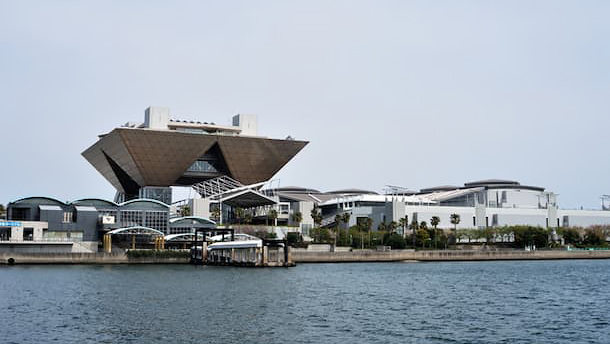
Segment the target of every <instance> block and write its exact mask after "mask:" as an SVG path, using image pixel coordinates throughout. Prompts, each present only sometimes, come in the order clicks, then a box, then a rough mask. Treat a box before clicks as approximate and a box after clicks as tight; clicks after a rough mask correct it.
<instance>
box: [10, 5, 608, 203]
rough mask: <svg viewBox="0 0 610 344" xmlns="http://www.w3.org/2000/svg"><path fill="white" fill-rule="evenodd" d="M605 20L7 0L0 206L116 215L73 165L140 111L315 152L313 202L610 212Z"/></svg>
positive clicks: (88, 171)
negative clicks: (514, 187)
mask: <svg viewBox="0 0 610 344" xmlns="http://www.w3.org/2000/svg"><path fill="white" fill-rule="evenodd" d="M609 17H610V2H608V1H588V0H584V1H560V0H552V1H531V0H528V1H430V0H423V1H405V0H400V1H383V0H381V1H357V0H349V1H316V0H307V1H214V2H212V1H150V0H147V1H107V0H105V1H69V0H65V1H48V0H45V1H21V0H20V1H6V0H0V106H1V114H0V147H1V148H0V164H1V165H2V166H3V168H2V169H1V170H0V171H1V172H0V173H1V174H0V176H1V178H0V203H5V204H6V203H8V202H9V201H14V200H16V199H19V198H22V197H27V196H35V195H44V196H51V197H55V198H58V199H60V200H65V201H70V200H75V199H79V198H85V197H101V198H106V199H112V198H113V197H114V189H113V187H112V186H111V185H110V183H108V182H107V181H106V180H105V179H104V178H103V177H102V176H101V175H100V174H99V173H98V172H97V171H96V170H95V169H94V168H93V167H92V166H91V165H90V164H89V163H88V162H87V161H86V160H85V159H84V158H83V157H82V156H81V155H80V153H81V152H82V151H84V150H85V149H86V148H87V147H89V146H90V145H92V144H93V143H95V141H96V140H97V135H99V134H103V133H106V132H109V131H110V130H112V129H113V128H115V127H117V126H119V125H121V124H123V123H125V122H128V121H134V122H137V121H140V122H141V121H143V118H144V109H145V108H146V107H148V106H151V105H156V106H166V107H169V108H170V109H171V114H172V117H175V118H180V119H190V120H199V121H207V122H215V123H218V124H229V123H230V119H231V117H232V115H233V114H236V113H251V114H257V115H258V125H259V134H261V135H264V136H267V137H272V138H285V137H286V136H288V135H290V136H292V137H294V138H296V139H302V140H307V141H310V143H309V145H308V146H307V147H306V148H305V149H303V150H302V151H301V152H300V153H299V154H298V155H297V156H296V157H295V158H294V159H293V160H292V161H291V162H289V163H288V164H287V165H286V166H285V167H284V168H283V169H282V170H281V171H280V172H279V173H278V174H277V175H276V176H275V179H276V183H277V184H279V185H282V186H289V185H298V186H303V187H309V188H316V189H319V190H321V191H329V190H336V189H342V188H352V187H353V188H363V189H369V190H374V191H378V192H381V191H383V189H384V188H385V185H399V186H403V187H406V188H409V189H420V188H425V187H432V186H437V185H447V184H450V185H462V184H463V183H465V182H469V181H474V180H480V179H488V178H501V179H510V180H517V181H520V182H521V183H522V184H526V185H537V186H543V187H546V188H547V189H548V190H551V191H554V192H556V193H558V194H559V204H560V207H562V208H579V207H581V206H583V207H585V208H599V207H600V204H601V203H600V196H601V195H602V194H610V178H609V176H610V173H609V172H610V159H609V157H608V147H609V144H608V142H609V140H608V131H609V129H610V101H609V100H610V44H609V42H610V20H608V18H609Z"/></svg>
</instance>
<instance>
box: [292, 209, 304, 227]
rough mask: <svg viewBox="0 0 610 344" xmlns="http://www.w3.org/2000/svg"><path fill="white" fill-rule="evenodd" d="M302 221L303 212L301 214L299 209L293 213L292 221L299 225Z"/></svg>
mask: <svg viewBox="0 0 610 344" xmlns="http://www.w3.org/2000/svg"><path fill="white" fill-rule="evenodd" d="M301 221H303V214H301V212H300V211H297V212H295V213H294V214H292V222H294V223H296V224H297V226H298V225H299V224H300V223H301Z"/></svg>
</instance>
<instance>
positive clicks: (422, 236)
mask: <svg viewBox="0 0 610 344" xmlns="http://www.w3.org/2000/svg"><path fill="white" fill-rule="evenodd" d="M415 240H416V244H417V246H420V245H421V247H422V248H423V247H424V245H425V244H426V241H428V240H430V234H429V233H428V231H427V230H425V229H423V228H421V229H417V230H416V233H415Z"/></svg>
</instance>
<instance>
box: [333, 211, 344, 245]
mask: <svg viewBox="0 0 610 344" xmlns="http://www.w3.org/2000/svg"><path fill="white" fill-rule="evenodd" d="M341 219H343V217H342V216H341V215H339V214H337V215H335V234H334V235H333V237H334V244H333V246H334V247H337V235H338V234H339V225H340V224H341Z"/></svg>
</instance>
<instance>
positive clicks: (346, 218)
mask: <svg viewBox="0 0 610 344" xmlns="http://www.w3.org/2000/svg"><path fill="white" fill-rule="evenodd" d="M351 216H352V214H350V213H343V215H341V222H343V226H344V227H345V235H346V241H347V237H349V235H348V228H349V226H348V225H349V218H350V217H351ZM339 233H341V231H339Z"/></svg>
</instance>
